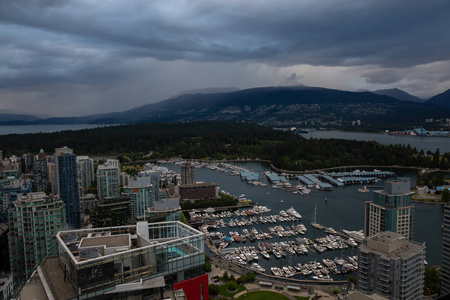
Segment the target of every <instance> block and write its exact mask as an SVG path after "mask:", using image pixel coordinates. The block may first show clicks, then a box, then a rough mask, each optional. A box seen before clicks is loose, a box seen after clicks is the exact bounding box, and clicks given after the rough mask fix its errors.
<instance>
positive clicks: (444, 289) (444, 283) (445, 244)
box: [441, 205, 450, 295]
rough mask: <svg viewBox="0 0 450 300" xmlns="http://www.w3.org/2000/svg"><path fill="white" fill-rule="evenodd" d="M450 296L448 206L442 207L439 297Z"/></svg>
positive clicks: (449, 222)
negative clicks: (442, 225) (442, 223)
mask: <svg viewBox="0 0 450 300" xmlns="http://www.w3.org/2000/svg"><path fill="white" fill-rule="evenodd" d="M447 294H450V205H446V206H444V232H443V234H442V270H441V295H447Z"/></svg>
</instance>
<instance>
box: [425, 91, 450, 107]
mask: <svg viewBox="0 0 450 300" xmlns="http://www.w3.org/2000/svg"><path fill="white" fill-rule="evenodd" d="M426 103H431V104H434V105H438V106H444V107H450V89H448V90H446V91H445V92H443V93H440V94H438V95H436V96H433V97H431V98H430V99H428V101H427V102H426Z"/></svg>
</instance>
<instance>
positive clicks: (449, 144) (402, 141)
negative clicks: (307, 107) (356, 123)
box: [300, 130, 450, 154]
mask: <svg viewBox="0 0 450 300" xmlns="http://www.w3.org/2000/svg"><path fill="white" fill-rule="evenodd" d="M300 135H301V136H303V137H305V138H315V139H345V140H356V141H376V142H378V143H380V144H383V145H405V146H407V145H410V146H411V147H413V148H414V147H415V148H416V149H417V150H418V151H420V150H423V151H425V152H427V151H428V150H430V151H433V152H434V151H436V149H439V152H440V153H441V154H442V153H444V152H450V138H446V137H423V136H404V135H389V134H379V133H368V132H346V131H338V130H311V131H310V132H309V133H300Z"/></svg>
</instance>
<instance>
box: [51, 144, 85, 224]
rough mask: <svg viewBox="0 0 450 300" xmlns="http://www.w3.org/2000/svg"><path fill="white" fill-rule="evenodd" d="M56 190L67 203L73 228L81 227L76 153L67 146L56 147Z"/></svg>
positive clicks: (69, 219) (67, 210)
mask: <svg viewBox="0 0 450 300" xmlns="http://www.w3.org/2000/svg"><path fill="white" fill-rule="evenodd" d="M54 158H55V175H56V185H55V187H56V191H55V193H54V194H55V195H56V194H58V195H59V197H60V199H61V200H62V201H63V202H64V204H65V205H66V218H67V223H68V224H69V226H70V227H71V228H80V227H81V208H80V194H79V190H78V174H77V161H76V155H75V154H73V150H72V149H70V148H67V147H63V148H56V149H55V155H54Z"/></svg>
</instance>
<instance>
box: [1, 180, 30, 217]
mask: <svg viewBox="0 0 450 300" xmlns="http://www.w3.org/2000/svg"><path fill="white" fill-rule="evenodd" d="M32 191H33V189H32V183H31V179H16V180H13V181H11V182H10V183H9V184H8V185H5V186H4V187H3V191H2V192H3V210H4V211H6V212H7V211H8V209H9V208H10V207H12V206H13V203H14V202H15V201H16V200H17V198H18V197H20V196H25V195H27V194H28V193H30V192H32Z"/></svg>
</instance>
